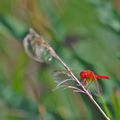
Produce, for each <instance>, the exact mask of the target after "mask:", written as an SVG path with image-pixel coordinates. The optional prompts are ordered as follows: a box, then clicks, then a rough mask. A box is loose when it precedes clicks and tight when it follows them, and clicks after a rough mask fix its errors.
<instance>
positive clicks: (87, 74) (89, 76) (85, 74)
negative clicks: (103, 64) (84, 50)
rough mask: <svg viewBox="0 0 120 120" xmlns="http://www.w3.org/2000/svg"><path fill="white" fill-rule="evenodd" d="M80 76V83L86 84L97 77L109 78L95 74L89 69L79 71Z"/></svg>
mask: <svg viewBox="0 0 120 120" xmlns="http://www.w3.org/2000/svg"><path fill="white" fill-rule="evenodd" d="M80 77H81V79H82V80H83V81H82V84H83V85H84V86H86V84H87V83H91V82H94V81H96V80H97V79H109V77H108V76H102V75H96V74H95V73H94V72H92V71H91V70H85V71H82V72H81V73H80Z"/></svg>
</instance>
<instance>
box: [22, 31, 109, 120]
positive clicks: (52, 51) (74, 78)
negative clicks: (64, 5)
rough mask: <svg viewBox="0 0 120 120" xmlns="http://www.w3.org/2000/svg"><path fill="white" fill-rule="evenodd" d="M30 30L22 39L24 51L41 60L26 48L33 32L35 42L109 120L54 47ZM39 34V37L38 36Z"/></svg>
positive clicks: (107, 118) (107, 119)
mask: <svg viewBox="0 0 120 120" xmlns="http://www.w3.org/2000/svg"><path fill="white" fill-rule="evenodd" d="M31 31H32V32H30V33H29V34H28V35H27V36H26V37H25V39H24V47H25V51H26V53H27V54H28V55H29V56H30V57H31V58H33V59H34V60H36V61H38V62H40V63H41V61H40V60H39V59H38V58H39V57H38V56H33V55H31V54H30V52H29V50H28V48H27V47H28V44H27V43H28V41H29V35H31V34H33V35H34V37H35V36H37V44H39V46H40V47H44V48H45V49H47V50H48V51H49V53H50V55H51V56H52V57H54V58H56V59H57V60H58V61H59V62H60V63H61V64H62V65H63V66H64V68H65V69H66V71H67V72H68V74H69V76H70V78H71V79H72V80H74V81H76V82H77V83H78V84H79V86H80V87H81V88H82V91H83V93H85V94H86V95H87V96H88V97H89V99H90V100H91V101H92V102H93V103H94V104H95V106H96V107H97V108H98V109H99V111H100V112H101V113H102V115H103V116H104V117H105V118H106V120H110V118H109V117H108V116H107V115H106V114H105V112H104V111H103V110H102V108H101V107H100V106H99V105H98V103H97V102H96V101H95V99H94V98H93V96H92V95H91V93H90V92H89V91H88V90H87V89H86V88H85V87H84V86H83V84H82V83H81V82H80V81H79V80H78V79H77V77H76V76H75V75H74V74H73V72H72V71H71V69H70V68H69V67H68V66H67V65H66V64H65V63H64V62H63V60H62V59H61V58H60V57H59V56H58V55H57V54H56V52H55V51H54V49H53V48H52V47H51V46H50V45H49V44H48V43H47V42H46V41H45V40H44V39H43V38H42V37H41V36H39V35H38V34H37V33H36V32H35V31H34V30H31ZM38 36H39V37H38ZM34 40H35V39H34Z"/></svg>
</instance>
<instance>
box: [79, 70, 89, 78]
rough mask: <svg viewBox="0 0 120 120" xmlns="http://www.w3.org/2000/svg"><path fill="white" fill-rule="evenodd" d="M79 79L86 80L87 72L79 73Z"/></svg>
mask: <svg viewBox="0 0 120 120" xmlns="http://www.w3.org/2000/svg"><path fill="white" fill-rule="evenodd" d="M80 77H81V78H82V79H85V78H88V73H87V72H81V73H80Z"/></svg>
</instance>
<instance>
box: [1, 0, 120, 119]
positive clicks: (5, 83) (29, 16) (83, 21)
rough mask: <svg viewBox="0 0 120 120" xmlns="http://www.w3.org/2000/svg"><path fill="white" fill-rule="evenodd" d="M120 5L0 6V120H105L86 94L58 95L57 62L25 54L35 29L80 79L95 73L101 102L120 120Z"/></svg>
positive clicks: (64, 1) (61, 0)
mask: <svg viewBox="0 0 120 120" xmlns="http://www.w3.org/2000/svg"><path fill="white" fill-rule="evenodd" d="M119 8H120V2H119V1H117V0H114V1H111V0H1V1H0V120H38V119H40V120H103V119H104V118H103V117H102V115H101V114H100V112H99V111H98V109H97V108H96V107H95V106H94V105H93V104H92V102H91V101H89V100H88V98H87V97H86V96H85V95H81V94H76V93H73V92H72V91H70V90H62V89H59V90H57V91H52V89H54V87H55V81H54V79H53V76H52V73H53V71H54V70H61V69H63V68H62V67H61V65H60V64H59V63H57V61H55V60H53V61H51V62H50V63H48V64H39V63H36V62H35V61H33V60H31V59H30V58H28V57H27V55H26V54H25V53H24V49H23V45H22V41H23V38H24V36H25V35H26V34H27V32H28V30H29V28H30V27H32V28H34V29H35V30H36V31H37V32H38V33H39V34H41V35H43V36H44V37H45V39H46V40H48V42H49V43H50V44H51V46H53V48H54V49H55V51H56V52H57V53H58V55H60V57H61V58H62V59H63V61H65V63H66V64H67V65H68V66H69V67H70V68H71V69H72V70H73V72H74V73H75V74H76V76H77V77H78V78H79V73H80V71H82V70H84V69H91V70H93V71H94V72H96V73H99V74H103V75H104V74H105V75H108V76H110V80H109V81H104V80H100V85H101V87H102V90H103V91H102V93H103V94H102V95H103V98H102V99H100V98H97V97H95V99H96V100H97V102H98V103H99V104H100V106H101V107H102V108H103V109H104V111H105V112H106V113H107V114H108V115H109V116H111V117H112V119H114V120H119V119H120V87H119V86H120V19H119V18H120V9H119Z"/></svg>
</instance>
